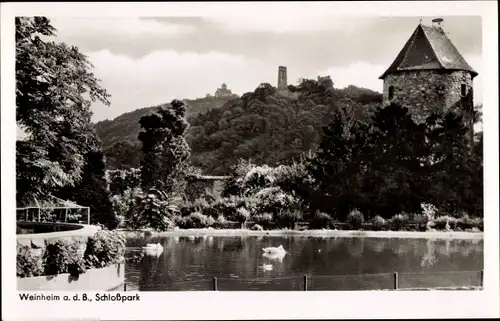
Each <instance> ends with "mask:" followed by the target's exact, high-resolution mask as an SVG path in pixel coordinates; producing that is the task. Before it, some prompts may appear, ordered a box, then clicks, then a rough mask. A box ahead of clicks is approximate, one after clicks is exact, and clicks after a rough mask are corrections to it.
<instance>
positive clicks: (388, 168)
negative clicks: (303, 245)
mask: <svg viewBox="0 0 500 321" xmlns="http://www.w3.org/2000/svg"><path fill="white" fill-rule="evenodd" d="M481 137H482V135H479V137H478V139H477V140H476V141H474V142H470V141H469V138H468V129H467V127H465V126H464V123H463V121H462V119H461V116H458V115H456V114H454V113H453V112H450V113H446V114H442V115H437V114H434V115H430V116H429V117H428V118H427V120H426V122H425V123H421V124H416V123H415V122H414V121H413V119H412V118H411V116H410V114H409V113H408V110H407V109H406V108H404V107H400V106H397V105H390V106H387V107H384V108H378V109H377V111H376V112H375V114H374V115H373V117H372V120H371V121H370V122H369V123H362V122H360V121H355V122H351V124H350V125H349V122H345V121H343V120H342V118H341V117H339V116H336V117H335V118H334V120H333V122H332V123H331V124H330V125H329V126H328V127H326V128H325V130H324V136H323V138H322V140H321V143H320V147H319V149H318V152H317V154H316V156H315V157H314V158H313V159H312V161H311V162H310V164H309V166H308V170H309V172H310V173H311V176H312V178H313V182H314V183H312V184H311V185H310V189H309V190H308V191H307V192H308V193H305V194H302V197H303V198H304V199H306V200H308V201H309V203H310V205H311V208H312V209H318V210H322V211H325V212H328V213H332V215H334V216H335V217H336V218H338V219H345V218H346V216H347V214H348V213H350V212H351V211H352V210H354V209H360V210H361V212H362V213H364V214H365V215H367V217H368V218H372V217H374V216H376V215H379V216H381V217H383V218H391V217H393V216H394V215H396V214H398V213H405V212H406V213H415V212H419V211H420V207H421V204H423V203H425V202H430V203H432V204H434V205H436V206H437V207H438V208H439V209H440V210H441V211H442V212H444V213H448V214H450V215H452V216H460V215H462V214H463V213H467V214H470V215H475V216H482V211H483V205H482V204H483V185H482V140H481ZM469 144H472V145H469ZM470 147H472V148H470Z"/></svg>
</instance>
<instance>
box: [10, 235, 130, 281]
mask: <svg viewBox="0 0 500 321" xmlns="http://www.w3.org/2000/svg"><path fill="white" fill-rule="evenodd" d="M124 253H125V236H124V235H123V234H120V233H118V232H116V231H105V230H101V231H99V232H97V233H96V234H95V235H94V236H92V237H89V238H88V240H87V241H86V242H85V241H82V240H80V239H70V240H65V239H58V240H55V241H52V242H47V243H46V244H45V249H44V250H43V249H31V248H30V247H27V246H18V254H17V276H18V277H31V276H39V275H57V274H62V273H69V274H70V275H71V276H73V277H76V276H78V275H79V274H81V273H85V271H86V270H87V269H90V268H102V267H106V266H110V265H112V264H116V263H120V262H122V261H123V259H124Z"/></svg>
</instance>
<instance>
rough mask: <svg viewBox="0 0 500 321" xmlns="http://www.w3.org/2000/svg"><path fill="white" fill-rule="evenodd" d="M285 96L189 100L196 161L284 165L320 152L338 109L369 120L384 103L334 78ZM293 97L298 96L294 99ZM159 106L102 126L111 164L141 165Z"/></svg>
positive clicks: (207, 166)
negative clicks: (146, 124) (143, 129)
mask: <svg viewBox="0 0 500 321" xmlns="http://www.w3.org/2000/svg"><path fill="white" fill-rule="evenodd" d="M289 90H290V91H292V92H295V93H296V95H295V96H293V95H288V96H287V95H282V94H280V93H278V92H277V91H276V88H275V87H273V86H271V85H269V84H261V85H260V86H258V87H257V88H256V89H255V90H254V91H253V92H248V93H246V94H244V95H243V96H242V97H240V98H238V99H232V100H229V101H227V100H226V101H224V100H222V99H218V100H217V99H213V98H212V99H197V100H184V102H185V104H186V105H187V106H188V107H187V111H188V121H189V123H190V125H191V127H190V129H189V130H188V132H187V137H186V139H187V141H188V143H189V145H190V147H191V162H192V164H193V165H194V166H197V167H199V168H200V169H201V170H202V172H203V173H205V174H213V175H221V174H227V173H228V172H229V171H230V168H231V166H232V165H234V164H236V162H237V160H238V159H240V158H243V159H251V160H252V161H253V162H254V163H256V164H264V163H265V164H269V165H276V164H283V163H287V162H290V161H292V160H293V159H298V158H299V157H300V155H301V154H303V153H307V152H309V151H314V150H315V149H316V146H317V144H318V142H319V139H320V135H321V133H322V127H323V126H326V125H328V124H329V123H330V122H331V120H332V119H333V115H334V113H335V112H337V111H341V112H342V113H343V114H344V115H345V116H346V118H352V117H351V116H354V118H355V119H361V120H363V119H366V120H368V119H369V118H370V117H371V114H372V113H373V111H374V109H375V107H377V106H378V105H379V104H380V103H381V101H382V95H381V94H380V93H377V92H374V91H371V90H368V89H364V88H358V87H355V86H349V87H347V88H344V89H336V88H334V87H333V82H332V81H331V79H330V78H329V77H322V78H319V80H309V79H305V80H303V81H302V82H301V83H300V84H299V85H298V86H289ZM291 97H293V98H291ZM157 107H158V106H155V107H148V108H142V109H138V110H136V111H133V112H130V113H126V114H123V115H121V116H119V117H117V118H115V119H114V120H111V121H110V120H106V121H102V122H99V123H97V124H96V129H97V134H98V136H99V138H100V139H101V141H102V144H103V147H104V153H105V155H106V157H107V164H108V167H110V168H131V167H138V166H139V165H140V160H141V155H142V154H141V147H140V144H139V141H138V139H137V136H138V133H139V132H140V126H139V119H140V118H141V117H142V116H144V115H147V114H151V113H152V112H154V111H155V108H157Z"/></svg>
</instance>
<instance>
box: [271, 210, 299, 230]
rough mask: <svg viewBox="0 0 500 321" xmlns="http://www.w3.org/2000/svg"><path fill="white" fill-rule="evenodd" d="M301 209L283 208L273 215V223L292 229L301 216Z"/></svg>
mask: <svg viewBox="0 0 500 321" xmlns="http://www.w3.org/2000/svg"><path fill="white" fill-rule="evenodd" d="M303 217H304V216H303V214H302V211H300V210H290V209H285V210H282V211H279V212H278V214H277V215H276V217H275V223H276V225H277V226H278V227H281V228H289V229H294V228H295V224H296V223H297V222H300V221H301V220H302V218H303Z"/></svg>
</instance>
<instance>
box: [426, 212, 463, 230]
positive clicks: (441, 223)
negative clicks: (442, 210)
mask: <svg viewBox="0 0 500 321" xmlns="http://www.w3.org/2000/svg"><path fill="white" fill-rule="evenodd" d="M432 223H433V227H434V228H435V229H437V230H446V231H449V230H452V231H453V230H456V229H457V223H458V220H457V219H456V218H454V217H451V216H448V215H445V216H440V217H438V218H436V219H435V220H434V221H433V222H432Z"/></svg>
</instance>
